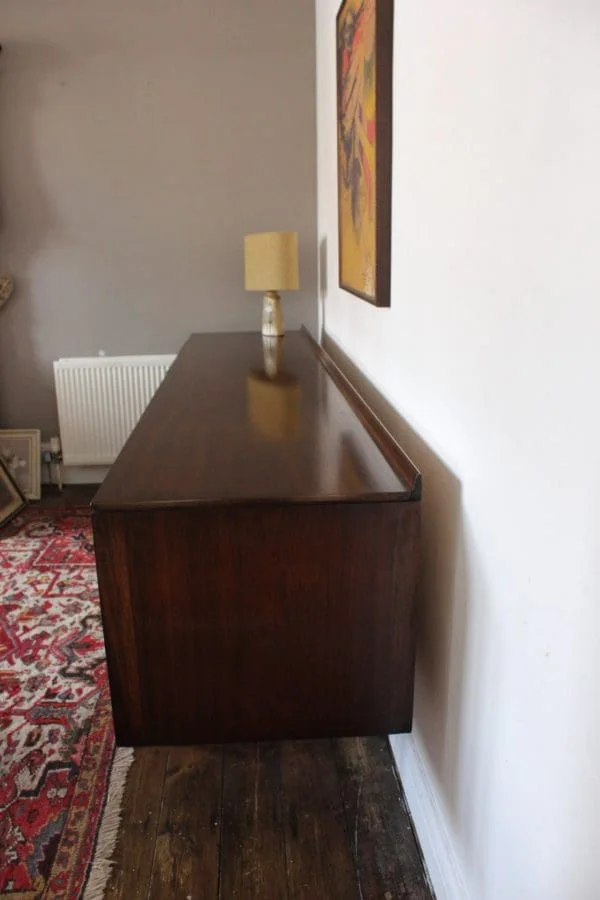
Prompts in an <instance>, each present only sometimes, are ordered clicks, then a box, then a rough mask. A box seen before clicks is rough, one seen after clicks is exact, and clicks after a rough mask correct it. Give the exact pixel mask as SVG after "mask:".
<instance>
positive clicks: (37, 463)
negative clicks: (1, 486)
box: [0, 428, 42, 500]
mask: <svg viewBox="0 0 600 900" xmlns="http://www.w3.org/2000/svg"><path fill="white" fill-rule="evenodd" d="M0 460H1V461H2V462H3V463H4V466H5V468H6V469H7V470H8V473H9V475H10V476H11V478H12V480H13V481H14V482H15V484H16V485H17V487H18V488H19V490H20V491H21V493H22V494H23V495H24V496H25V497H26V498H27V500H39V499H40V491H41V487H40V482H41V477H40V476H41V468H42V460H41V455H40V432H39V430H38V429H36V428H28V429H24V430H22V431H17V430H15V429H3V430H1V431H0Z"/></svg>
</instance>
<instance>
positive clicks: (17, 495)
mask: <svg viewBox="0 0 600 900" xmlns="http://www.w3.org/2000/svg"><path fill="white" fill-rule="evenodd" d="M26 504H27V500H26V499H25V497H24V496H23V494H22V493H21V491H20V490H19V488H18V487H17V485H16V484H15V482H14V481H13V479H12V478H11V476H10V473H9V472H8V470H7V468H6V466H5V465H4V463H3V462H2V461H1V460H0V528H1V527H2V525H6V523H7V522H9V521H10V520H11V519H12V517H13V516H16V514H17V513H18V512H20V511H21V510H22V509H23V507H24V506H25V505H26Z"/></svg>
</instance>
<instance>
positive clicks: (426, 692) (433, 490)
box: [322, 333, 491, 852]
mask: <svg viewBox="0 0 600 900" xmlns="http://www.w3.org/2000/svg"><path fill="white" fill-rule="evenodd" d="M322 341H323V346H324V348H325V349H326V351H327V352H328V353H329V354H330V355H331V357H332V358H333V360H334V361H335V362H336V364H337V365H338V366H339V367H340V369H341V370H342V371H343V372H344V373H345V374H346V375H347V377H348V378H349V379H350V381H351V382H352V384H353V385H355V387H357V389H358V390H359V391H360V393H361V394H362V396H363V397H364V398H365V400H366V401H367V403H368V404H369V406H370V407H371V408H372V409H373V410H374V411H375V412H376V414H377V415H378V417H379V418H380V419H381V421H382V422H383V424H384V425H385V426H386V428H387V429H388V430H389V431H390V433H391V434H392V435H393V436H394V437H395V438H396V440H397V441H398V442H399V443H400V445H401V446H402V448H403V449H404V450H405V451H406V452H407V453H408V455H409V456H410V457H411V458H412V459H413V461H414V462H415V464H416V465H417V467H418V468H419V470H420V471H421V473H422V475H423V503H422V529H423V531H422V534H423V567H422V575H421V580H420V586H419V593H418V598H417V606H418V641H417V664H416V683H415V719H414V721H415V731H416V732H418V735H419V742H420V744H421V745H422V747H423V749H424V751H425V753H426V756H427V762H428V763H429V766H430V767H431V769H432V771H433V773H434V775H435V778H436V781H437V783H438V785H439V786H440V788H441V791H442V793H443V797H444V802H445V804H446V806H447V812H448V814H449V815H450V816H451V817H452V818H453V819H455V820H457V823H458V824H459V826H462V828H461V830H462V833H463V837H464V840H465V844H469V845H471V846H472V849H473V852H476V850H477V844H478V841H479V840H480V836H481V835H480V829H479V823H480V821H481V819H482V817H483V815H484V807H485V803H484V799H485V796H484V795H485V793H486V787H485V785H486V779H487V773H486V772H483V771H477V770H476V762H475V761H476V760H478V759H485V754H483V755H482V753H481V747H480V746H477V741H478V739H479V738H478V736H477V734H475V733H471V732H473V731H474V724H473V715H472V712H473V710H477V709H481V708H482V707H481V704H482V703H484V700H483V698H482V697H475V696H473V687H472V684H473V679H472V678H469V677H467V675H468V673H467V668H468V669H469V673H472V672H474V671H475V672H477V673H479V674H480V677H481V678H482V679H483V668H484V667H485V668H486V669H487V668H488V666H489V665H491V660H489V659H488V660H483V659H482V658H481V651H482V648H483V647H484V646H485V645H486V641H485V636H486V635H485V622H484V621H483V616H482V615H481V614H480V613H481V609H479V610H477V609H473V608H472V604H471V602H470V598H472V597H479V598H481V597H482V596H483V589H484V586H483V585H481V584H478V585H476V586H475V585H474V583H473V582H474V581H476V580H477V573H476V572H475V571H474V570H473V566H472V563H471V562H470V560H471V559H472V557H473V555H474V554H472V553H471V552H470V549H469V548H470V546H471V544H472V536H470V535H469V534H468V528H467V526H466V523H465V522H464V520H463V511H462V502H461V492H462V486H461V482H460V481H459V480H458V478H457V477H456V476H455V475H454V474H453V472H452V471H451V470H450V469H449V468H448V466H447V465H445V464H444V463H443V462H442V460H441V459H440V458H439V457H438V456H437V455H436V454H435V453H434V451H433V450H432V449H431V447H429V446H428V445H427V443H426V442H425V441H424V440H423V439H422V438H421V437H420V436H419V435H418V434H417V433H416V432H415V431H414V430H413V429H412V428H411V427H410V426H409V425H408V424H407V423H406V421H404V419H403V418H402V417H401V416H400V415H399V414H398V413H397V412H396V410H395V409H394V408H393V407H392V406H391V405H390V403H388V401H387V400H385V398H384V397H382V395H381V394H380V393H379V392H378V391H377V389H376V388H375V387H374V386H373V385H372V384H371V383H370V382H369V381H368V380H367V379H366V378H365V376H364V375H363V374H362V372H361V371H360V370H359V369H358V368H357V367H356V366H355V365H354V364H353V362H352V361H351V360H350V359H349V357H348V356H347V355H346V354H345V353H344V352H343V350H341V348H340V347H339V346H338V345H337V344H336V343H335V341H333V339H332V338H330V337H329V336H328V335H327V333H323V336H322ZM468 685H470V687H469V688H468V687H467V686H468ZM484 708H485V707H484ZM479 724H481V722H479ZM479 731H480V729H478V732H479Z"/></svg>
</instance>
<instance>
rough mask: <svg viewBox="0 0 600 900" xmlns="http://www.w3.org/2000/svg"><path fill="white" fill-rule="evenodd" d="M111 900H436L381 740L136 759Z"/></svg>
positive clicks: (152, 753)
mask: <svg viewBox="0 0 600 900" xmlns="http://www.w3.org/2000/svg"><path fill="white" fill-rule="evenodd" d="M114 859H115V866H114V869H113V873H112V875H111V879H110V882H109V886H108V890H107V893H106V897H107V898H108V900H115V898H123V900H180V898H181V900H188V898H192V900H433V894H432V892H431V889H430V887H429V884H428V880H427V877H426V874H425V871H424V868H423V862H422V858H421V854H420V851H419V847H418V843H417V840H416V838H415V834H414V831H413V827H412V823H411V820H410V816H409V814H408V810H407V808H406V803H405V800H404V796H403V793H402V789H401V786H400V784H399V782H398V779H397V775H396V771H395V768H394V763H393V759H392V755H391V753H390V749H389V745H388V743H387V739H386V738H348V739H343V740H332V741H286V742H277V743H262V744H237V745H235V744H234V745H226V746H224V747H223V748H221V747H200V748H178V749H167V748H150V747H144V748H140V749H138V750H136V752H135V761H134V763H133V766H132V768H131V772H130V775H129V778H128V781H127V787H126V790H125V797H124V804H123V824H122V827H121V830H120V834H119V840H118V842H117V848H116V854H115V858H114Z"/></svg>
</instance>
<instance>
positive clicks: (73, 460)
mask: <svg viewBox="0 0 600 900" xmlns="http://www.w3.org/2000/svg"><path fill="white" fill-rule="evenodd" d="M174 359H175V357H174V356H103V357H94V358H91V359H59V360H58V361H57V362H55V363H54V383H55V386H56V400H57V404H58V421H59V425H60V439H61V444H62V452H63V461H64V463H65V465H67V466H106V465H110V464H111V463H113V462H114V461H115V459H116V458H117V456H118V454H119V452H120V450H121V448H122V446H123V444H124V443H125V441H126V440H127V438H128V437H129V435H130V434H131V432H132V430H133V428H134V426H135V425H136V424H137V422H138V420H139V418H140V416H141V415H142V413H143V412H144V410H145V409H146V406H147V405H148V403H149V402H150V400H151V399H152V397H153V396H154V392H155V391H156V389H157V388H158V386H159V384H160V383H161V381H162V380H163V378H164V377H165V375H166V373H167V370H168V368H169V366H170V365H171V363H172V362H173V360H174Z"/></svg>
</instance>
